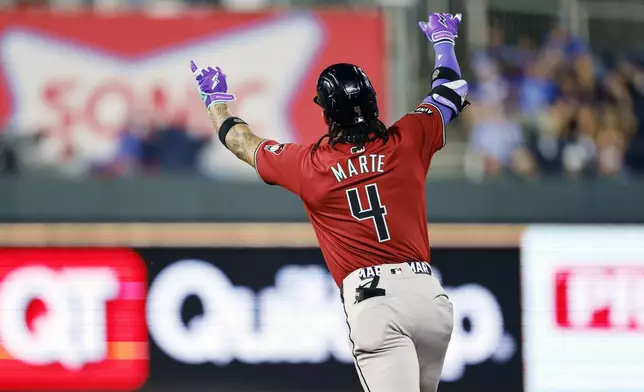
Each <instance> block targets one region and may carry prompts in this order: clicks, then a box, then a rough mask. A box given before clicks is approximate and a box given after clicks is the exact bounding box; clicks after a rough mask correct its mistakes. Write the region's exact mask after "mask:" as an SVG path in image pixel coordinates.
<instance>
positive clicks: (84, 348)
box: [0, 248, 149, 391]
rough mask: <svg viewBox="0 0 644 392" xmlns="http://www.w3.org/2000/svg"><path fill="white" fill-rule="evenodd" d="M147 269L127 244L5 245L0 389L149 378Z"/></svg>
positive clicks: (126, 383)
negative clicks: (85, 246)
mask: <svg viewBox="0 0 644 392" xmlns="http://www.w3.org/2000/svg"><path fill="white" fill-rule="evenodd" d="M146 274H147V272H146V268H145V265H144V263H143V261H142V260H141V258H140V257H139V256H138V255H137V254H136V253H134V252H133V251H130V250H125V249H93V250H92V249H63V248H59V249H1V250H0V389H2V390H17V389H25V390H64V391H69V390H84V391H89V390H135V389H137V388H139V387H140V386H142V385H143V384H144V383H145V381H146V380H147V378H148V373H149V371H148V367H149V365H148V356H149V354H148V345H147V329H146V323H145V296H146V281H147V276H146Z"/></svg>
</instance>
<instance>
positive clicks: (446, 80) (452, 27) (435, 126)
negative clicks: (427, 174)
mask: <svg viewBox="0 0 644 392" xmlns="http://www.w3.org/2000/svg"><path fill="white" fill-rule="evenodd" d="M461 18H462V17H461V14H456V15H451V14H439V13H433V14H431V15H430V16H429V20H428V21H427V22H420V23H419V26H420V28H421V30H422V31H423V32H424V33H425V35H426V36H427V38H428V39H429V40H430V41H431V42H432V43H433V45H434V52H435V55H436V59H435V67H434V70H433V72H432V85H431V88H432V89H431V91H430V93H429V94H428V96H427V97H426V98H425V99H424V100H423V102H422V103H421V104H420V105H419V106H418V107H417V108H416V110H415V111H414V112H413V113H412V114H411V115H412V116H413V117H415V118H416V121H415V122H417V123H419V124H417V127H419V128H421V129H422V130H421V132H418V133H417V134H416V135H414V136H415V137H417V138H419V139H420V140H419V141H418V142H419V143H420V144H421V145H422V146H423V155H424V156H425V157H426V159H425V160H427V158H431V155H432V154H433V153H434V152H436V151H438V150H440V149H441V148H443V147H444V146H445V142H446V140H445V139H446V132H445V127H446V126H447V124H448V123H449V122H450V121H451V120H453V119H454V118H456V117H458V115H459V114H460V112H461V111H462V110H463V109H465V107H467V106H468V105H469V102H468V101H467V100H465V96H466V95H467V91H468V86H467V82H466V81H465V80H463V79H462V78H461V70H460V67H459V65H458V60H457V59H456V53H455V51H454V45H455V39H456V37H457V36H458V27H459V24H460V22H461ZM436 116H440V121H438V119H437V118H436Z"/></svg>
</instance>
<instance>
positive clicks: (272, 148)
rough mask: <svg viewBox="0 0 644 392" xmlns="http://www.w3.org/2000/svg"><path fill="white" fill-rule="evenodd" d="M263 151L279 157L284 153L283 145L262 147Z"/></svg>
mask: <svg viewBox="0 0 644 392" xmlns="http://www.w3.org/2000/svg"><path fill="white" fill-rule="evenodd" d="M264 149H265V150H266V151H268V152H272V153H273V154H275V155H280V154H281V153H282V151H284V145H283V144H271V145H270V146H264Z"/></svg>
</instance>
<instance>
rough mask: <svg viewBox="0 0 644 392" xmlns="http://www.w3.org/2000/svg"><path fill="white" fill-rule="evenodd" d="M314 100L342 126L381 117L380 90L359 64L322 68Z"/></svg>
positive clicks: (327, 114)
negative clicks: (378, 97)
mask: <svg viewBox="0 0 644 392" xmlns="http://www.w3.org/2000/svg"><path fill="white" fill-rule="evenodd" d="M313 101H314V102H315V103H316V104H318V105H320V106H321V107H322V109H324V112H325V113H326V116H327V117H328V118H329V120H331V122H333V123H336V124H337V125H339V126H350V125H355V124H360V123H364V122H367V121H369V120H373V119H376V118H378V102H377V100H376V91H375V90H374V89H373V85H372V84H371V81H370V80H369V78H368V77H367V75H366V74H365V73H364V72H363V71H362V69H360V67H358V66H357V65H353V64H344V63H341V64H334V65H332V66H330V67H328V68H327V69H325V70H324V71H322V73H321V74H320V76H319V77H318V85H317V96H316V97H315V98H314V99H313Z"/></svg>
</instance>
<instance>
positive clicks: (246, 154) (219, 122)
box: [190, 61, 265, 167]
mask: <svg viewBox="0 0 644 392" xmlns="http://www.w3.org/2000/svg"><path fill="white" fill-rule="evenodd" d="M190 69H191V71H192V74H193V75H194V76H195V79H196V80H197V84H198V89H199V94H200V96H201V100H202V101H203V103H204V104H205V105H206V108H207V109H208V115H209V116H210V120H211V122H212V125H213V127H214V128H215V131H216V132H217V134H218V135H219V140H220V141H221V143H222V144H223V145H224V146H225V147H226V148H227V149H228V150H230V151H231V152H232V153H233V154H235V156H236V157H237V158H239V159H241V160H242V161H244V162H246V163H248V164H249V165H251V166H252V167H255V166H256V165H255V153H256V151H257V149H258V148H259V146H260V144H262V142H263V141H264V140H265V139H263V138H261V137H259V136H257V135H255V134H254V133H253V131H252V130H251V129H250V127H249V126H248V124H247V123H246V122H245V121H244V120H242V119H240V118H239V117H235V116H233V115H232V114H230V111H229V110H228V103H229V102H232V101H234V100H235V96H234V95H233V94H230V93H228V83H227V80H226V75H225V74H224V73H223V71H222V70H221V68H219V67H215V68H213V67H207V68H198V67H197V65H196V64H195V63H194V62H193V61H191V62H190Z"/></svg>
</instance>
